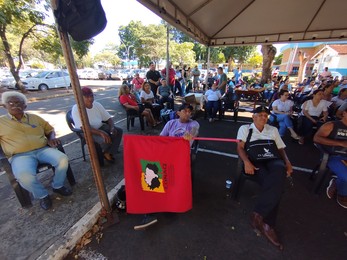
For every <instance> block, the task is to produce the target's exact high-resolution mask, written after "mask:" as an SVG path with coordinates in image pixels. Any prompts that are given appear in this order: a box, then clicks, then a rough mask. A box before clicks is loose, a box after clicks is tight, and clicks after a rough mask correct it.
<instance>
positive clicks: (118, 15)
mask: <svg viewBox="0 0 347 260" xmlns="http://www.w3.org/2000/svg"><path fill="white" fill-rule="evenodd" d="M101 4H102V6H103V8H104V11H105V13H106V18H107V25H106V28H105V30H104V31H103V32H101V33H100V34H99V35H97V36H96V37H94V39H95V43H94V44H93V45H92V47H91V49H90V50H91V53H92V54H95V53H97V52H98V51H101V50H102V49H103V47H104V46H105V45H106V44H107V43H110V42H111V43H115V44H117V45H119V44H120V40H119V37H118V28H119V27H120V26H122V25H127V24H128V23H129V22H130V21H131V20H134V21H141V22H142V23H143V24H144V25H149V24H159V23H160V20H161V18H159V16H157V15H156V14H154V13H152V12H151V11H150V10H149V9H147V8H146V7H145V6H143V5H142V4H140V3H139V2H137V1H135V0H101Z"/></svg>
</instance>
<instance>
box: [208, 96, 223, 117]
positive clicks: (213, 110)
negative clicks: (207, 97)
mask: <svg viewBox="0 0 347 260" xmlns="http://www.w3.org/2000/svg"><path fill="white" fill-rule="evenodd" d="M219 103H220V101H219V100H217V101H207V104H206V109H207V112H208V116H209V117H210V118H216V115H217V111H218V110H219Z"/></svg>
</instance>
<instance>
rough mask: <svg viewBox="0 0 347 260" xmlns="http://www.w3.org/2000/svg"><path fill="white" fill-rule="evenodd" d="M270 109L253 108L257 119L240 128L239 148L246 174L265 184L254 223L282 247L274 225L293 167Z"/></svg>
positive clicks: (254, 118)
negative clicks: (270, 119) (270, 115)
mask: <svg viewBox="0 0 347 260" xmlns="http://www.w3.org/2000/svg"><path fill="white" fill-rule="evenodd" d="M269 113H270V112H269V110H268V109H267V108H266V107H264V106H260V107H257V108H256V109H255V110H254V111H253V117H252V118H253V123H252V124H251V125H243V126H241V127H240V128H239V131H238V133H237V139H238V140H240V142H239V143H238V144H237V152H238V154H239V156H240V158H241V160H242V161H243V163H244V171H245V174H248V175H252V176H253V177H252V178H254V179H255V181H256V182H258V183H259V184H260V186H261V193H260V195H259V197H258V199H257V202H256V204H255V207H254V210H253V213H252V214H251V225H252V227H253V228H254V229H255V230H256V231H257V232H258V233H262V234H263V235H264V236H265V237H266V238H267V239H268V240H269V241H270V242H271V243H272V244H273V245H275V246H276V247H278V248H279V249H280V250H282V249H283V245H282V244H281V243H280V241H279V239H278V237H277V234H276V232H275V230H274V226H275V222H276V218H277V213H278V206H279V203H280V200H281V195H282V193H283V189H284V183H285V179H286V175H287V176H290V175H291V173H292V171H293V169H292V165H291V163H290V161H289V159H288V157H287V155H286V152H285V151H284V148H285V147H286V146H285V144H284V143H283V141H282V139H281V137H280V135H279V132H278V130H277V128H276V127H273V126H270V125H268V124H267V120H268V116H269ZM258 148H260V149H259V150H258Z"/></svg>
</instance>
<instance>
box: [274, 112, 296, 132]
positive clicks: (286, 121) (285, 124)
mask: <svg viewBox="0 0 347 260" xmlns="http://www.w3.org/2000/svg"><path fill="white" fill-rule="evenodd" d="M276 119H277V122H278V124H279V126H280V129H279V130H278V132H279V133H280V136H284V135H285V134H286V130H287V128H293V122H292V119H291V118H290V116H289V115H285V114H276Z"/></svg>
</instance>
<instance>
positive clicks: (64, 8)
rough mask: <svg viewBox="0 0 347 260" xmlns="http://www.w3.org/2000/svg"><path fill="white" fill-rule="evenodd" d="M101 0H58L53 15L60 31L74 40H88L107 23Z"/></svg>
mask: <svg viewBox="0 0 347 260" xmlns="http://www.w3.org/2000/svg"><path fill="white" fill-rule="evenodd" d="M100 1H101V0H58V7H57V9H56V10H54V16H55V18H56V21H57V23H58V28H59V30H60V31H63V32H67V33H69V34H70V35H71V37H72V39H74V40H75V41H78V42H79V41H84V40H88V39H90V38H92V37H94V36H96V35H97V34H99V33H100V32H102V31H103V30H104V29H105V27H106V24H107V20H106V15H105V12H104V9H103V8H102V5H101V2H100Z"/></svg>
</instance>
